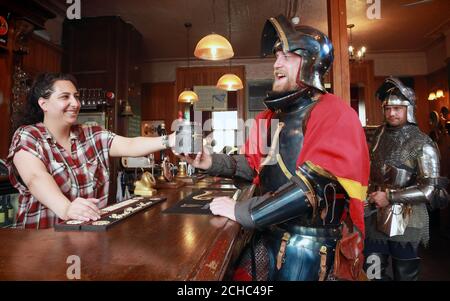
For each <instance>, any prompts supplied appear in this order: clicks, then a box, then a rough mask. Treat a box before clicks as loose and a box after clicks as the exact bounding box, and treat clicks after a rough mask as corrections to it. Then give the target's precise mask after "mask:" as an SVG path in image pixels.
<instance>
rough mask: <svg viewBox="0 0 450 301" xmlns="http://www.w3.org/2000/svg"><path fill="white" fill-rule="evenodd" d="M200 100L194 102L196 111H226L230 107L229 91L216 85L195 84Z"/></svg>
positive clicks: (195, 90)
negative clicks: (228, 102)
mask: <svg viewBox="0 0 450 301" xmlns="http://www.w3.org/2000/svg"><path fill="white" fill-rule="evenodd" d="M194 92H195V93H197V95H198V101H197V102H196V103H194V111H226V110H227V108H228V105H227V101H228V99H227V98H228V97H227V96H228V94H227V91H224V90H221V89H218V88H216V86H194Z"/></svg>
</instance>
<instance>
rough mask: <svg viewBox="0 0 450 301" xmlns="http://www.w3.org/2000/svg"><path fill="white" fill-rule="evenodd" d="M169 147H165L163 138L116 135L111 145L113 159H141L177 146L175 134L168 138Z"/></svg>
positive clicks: (110, 151) (110, 152) (110, 153)
mask: <svg viewBox="0 0 450 301" xmlns="http://www.w3.org/2000/svg"><path fill="white" fill-rule="evenodd" d="M168 138H169V139H168V145H164V143H163V138H162V137H135V138H127V137H122V136H119V135H116V136H115V137H114V140H113V142H112V144H111V148H110V150H109V155H110V156H111V157H141V156H147V155H148V154H151V153H154V152H156V151H159V150H163V149H166V148H167V146H169V147H173V146H174V145H175V132H174V133H172V134H170V135H169V136H168Z"/></svg>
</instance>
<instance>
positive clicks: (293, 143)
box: [259, 99, 313, 193]
mask: <svg viewBox="0 0 450 301" xmlns="http://www.w3.org/2000/svg"><path fill="white" fill-rule="evenodd" d="M312 104H313V102H312V101H311V100H310V99H308V100H304V101H303V102H301V103H300V105H299V106H298V107H296V108H295V109H293V110H292V111H289V112H277V113H276V114H274V116H273V118H272V120H274V119H278V120H279V122H283V123H284V127H283V129H282V130H281V132H280V136H279V154H280V156H281V158H282V160H283V162H284V164H285V166H286V168H287V169H288V170H289V172H290V173H291V174H292V175H294V174H295V170H296V167H297V166H296V163H297V159H298V156H299V154H300V151H301V149H302V146H303V123H304V119H305V116H306V114H307V112H308V111H309V110H310V108H311V106H312ZM271 132H272V131H271V130H270V129H269V130H268V131H267V135H268V137H267V141H272V140H273V137H271ZM270 144H271V142H270ZM274 163H275V164H272V165H265V166H264V167H263V168H262V169H261V172H260V175H259V176H260V188H261V192H262V193H266V192H268V191H276V190H277V189H278V188H279V187H280V186H282V185H283V184H285V183H287V181H288V178H287V177H286V174H285V173H284V172H283V170H282V169H281V167H280V165H279V164H278V162H276V160H275V161H274Z"/></svg>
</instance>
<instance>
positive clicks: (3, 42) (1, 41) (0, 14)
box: [0, 10, 11, 47]
mask: <svg viewBox="0 0 450 301" xmlns="http://www.w3.org/2000/svg"><path fill="white" fill-rule="evenodd" d="M10 17H11V13H8V12H5V11H3V10H0V46H2V47H7V46H8V31H9V19H10Z"/></svg>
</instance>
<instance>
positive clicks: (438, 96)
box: [436, 89, 444, 98]
mask: <svg viewBox="0 0 450 301" xmlns="http://www.w3.org/2000/svg"><path fill="white" fill-rule="evenodd" d="M441 97H444V91H442V90H441V89H439V90H437V91H436V98H441Z"/></svg>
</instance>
